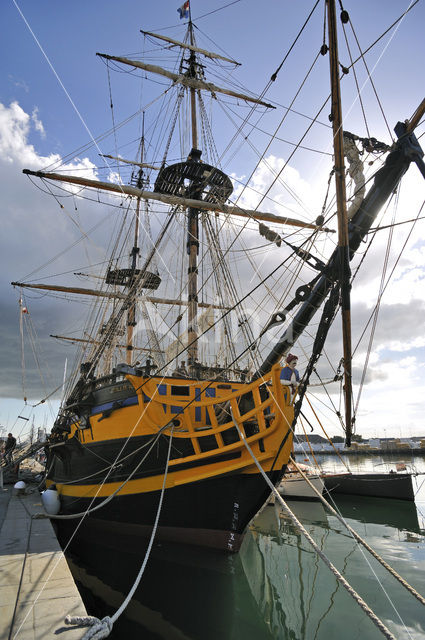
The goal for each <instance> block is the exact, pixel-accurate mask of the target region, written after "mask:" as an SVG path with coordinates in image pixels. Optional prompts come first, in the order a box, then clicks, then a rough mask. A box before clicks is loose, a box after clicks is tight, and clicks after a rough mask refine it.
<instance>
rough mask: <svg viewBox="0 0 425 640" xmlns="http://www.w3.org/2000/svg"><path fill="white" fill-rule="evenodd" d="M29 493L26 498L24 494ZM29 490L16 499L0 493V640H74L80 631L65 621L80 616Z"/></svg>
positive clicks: (9, 491)
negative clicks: (58, 639) (60, 639)
mask: <svg viewBox="0 0 425 640" xmlns="http://www.w3.org/2000/svg"><path fill="white" fill-rule="evenodd" d="M30 491H31V493H30ZM41 511H43V507H42V504H41V498H40V494H39V492H38V491H37V490H36V488H35V487H34V485H33V486H32V487H31V485H30V486H29V488H27V489H26V492H25V493H21V494H20V493H19V492H18V491H17V490H16V489H14V488H13V485H7V486H5V488H3V489H0V620H1V625H0V640H15V639H16V640H40V639H41V638H52V637H54V636H55V635H57V634H58V633H60V631H61V630H64V629H66V634H65V637H66V640H79V639H80V638H81V635H82V629H81V628H73V627H69V626H65V623H64V619H65V616H66V615H68V614H69V615H72V616H77V615H78V616H84V615H86V610H85V607H84V604H83V602H82V600H81V597H80V594H79V592H78V589H77V587H76V585H75V583H74V580H73V577H72V575H71V572H70V570H69V568H68V564H67V562H66V560H65V557H64V555H63V553H62V551H61V548H60V546H59V542H58V540H57V538H56V535H55V532H54V529H53V527H52V525H51V523H50V520H48V519H33V518H32V515H33V514H35V513H39V512H41Z"/></svg>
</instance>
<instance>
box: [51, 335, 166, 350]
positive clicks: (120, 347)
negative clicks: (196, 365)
mask: <svg viewBox="0 0 425 640" xmlns="http://www.w3.org/2000/svg"><path fill="white" fill-rule="evenodd" d="M50 337H51V338H56V339H57V340H69V341H70V342H84V343H86V344H101V342H100V341H99V340H92V339H89V338H71V337H70V336H55V335H53V334H52V333H51V334H50ZM126 346H127V345H125V344H116V345H115V348H117V349H125V348H126ZM136 350H137V351H147V352H148V353H154V351H155V349H149V348H147V347H137V349H136ZM161 353H163V352H161Z"/></svg>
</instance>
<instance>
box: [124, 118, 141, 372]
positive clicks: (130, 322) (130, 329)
mask: <svg viewBox="0 0 425 640" xmlns="http://www.w3.org/2000/svg"><path fill="white" fill-rule="evenodd" d="M142 122H143V125H142V139H141V141H140V146H141V149H140V168H139V171H138V174H137V186H138V187H139V188H142V186H143V168H142V163H143V154H144V128H145V114H144V113H143V119H142ZM139 215H140V197H138V198H137V200H136V211H135V216H136V219H135V221H134V242H133V248H132V250H131V265H130V269H131V273H132V278H131V279H133V278H134V276H135V274H136V269H137V256H138V255H139V251H140V249H139V246H138V244H139ZM136 324H137V322H136V298H134V299H133V300H132V302H131V304H130V306H129V308H128V311H127V347H126V363H127V364H128V365H131V363H132V355H133V354H132V352H133V348H134V347H133V333H134V327H135V326H136Z"/></svg>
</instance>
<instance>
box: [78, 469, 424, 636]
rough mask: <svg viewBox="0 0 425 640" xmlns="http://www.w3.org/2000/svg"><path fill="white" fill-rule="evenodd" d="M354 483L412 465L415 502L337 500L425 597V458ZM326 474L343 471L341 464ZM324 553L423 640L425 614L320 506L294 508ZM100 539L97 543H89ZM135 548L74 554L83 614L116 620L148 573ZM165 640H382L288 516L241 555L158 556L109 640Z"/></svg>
mask: <svg viewBox="0 0 425 640" xmlns="http://www.w3.org/2000/svg"><path fill="white" fill-rule="evenodd" d="M346 461H347V464H349V466H350V469H351V471H353V472H366V471H367V472H371V471H373V470H375V471H377V472H378V471H379V472H384V471H390V470H391V469H395V463H396V462H404V463H405V464H406V466H407V469H408V470H410V471H415V472H417V473H418V475H417V476H415V477H414V478H413V484H414V491H415V502H414V503H413V502H407V501H403V500H391V499H383V498H365V497H359V498H357V497H354V496H338V498H336V496H335V502H333V506H334V507H335V505H336V507H335V508H337V509H338V510H339V511H340V513H341V514H342V516H343V517H344V519H345V520H346V521H347V522H348V524H349V525H350V526H351V527H352V528H353V529H354V530H355V531H357V533H359V534H360V535H361V536H362V538H364V539H365V540H366V541H367V543H368V544H369V545H370V546H371V547H372V548H373V549H374V550H375V551H376V552H377V553H378V554H379V555H380V556H381V557H382V558H383V559H384V560H385V561H386V562H387V563H389V564H390V565H391V566H392V567H393V568H394V569H395V570H396V571H397V572H398V573H399V574H400V575H401V576H402V577H403V578H404V579H405V580H406V581H407V582H408V583H409V584H410V585H411V586H412V587H414V588H415V589H416V590H417V591H418V592H419V593H420V594H421V595H422V596H425V517H424V516H425V475H420V474H421V473H423V474H425V457H423V456H422V457H419V456H416V457H410V456H409V458H406V459H403V458H402V457H400V456H399V457H397V459H396V458H395V457H394V456H391V457H388V458H387V459H385V457H377V456H374V457H373V458H368V457H360V456H358V457H356V459H355V460H353V459H351V458H350V459H349V460H348V459H347V460H346ZM319 462H321V463H322V465H323V468H324V469H325V470H329V471H342V470H344V466H343V464H342V462H341V461H339V460H337V459H329V457H326V458H325V457H323V458H322V459H320V458H319ZM288 505H289V506H290V508H291V509H292V510H293V512H294V513H295V515H296V516H297V518H298V519H299V520H300V521H301V523H302V525H303V526H304V527H305V528H306V530H307V531H308V532H309V533H310V535H311V536H312V537H313V539H314V540H315V542H316V543H317V545H318V546H319V547H320V549H321V550H322V551H323V552H324V553H325V554H326V556H327V557H328V558H329V560H330V561H331V562H332V563H333V564H334V565H335V566H336V568H337V569H338V570H339V571H340V572H341V573H342V574H343V576H344V577H345V578H346V579H347V580H348V582H349V583H350V584H351V585H352V587H353V588H354V589H355V590H356V591H357V592H358V593H359V594H360V595H361V597H362V598H363V599H364V600H365V601H366V603H367V604H368V605H369V607H371V609H372V610H373V611H374V612H375V613H376V614H377V616H378V617H379V618H380V619H381V620H382V621H383V622H384V624H385V625H386V626H387V627H388V629H389V630H390V631H391V633H392V634H393V635H394V636H395V637H396V638H397V639H398V640H412V639H414V640H419V639H421V640H423V638H424V637H425V607H424V606H423V605H422V604H421V603H420V602H419V601H418V600H417V599H416V598H415V597H414V596H413V595H411V594H410V593H408V592H407V590H406V589H405V588H404V587H403V586H402V585H401V584H400V583H399V582H398V581H397V580H396V579H395V578H394V577H392V576H391V575H390V574H389V573H388V572H387V571H386V570H385V569H384V568H383V567H382V566H381V564H380V563H378V562H377V561H376V560H375V559H374V558H373V557H371V556H370V555H369V554H368V552H367V551H366V550H365V549H364V548H363V547H362V546H359V544H358V543H357V542H356V541H355V540H354V539H353V537H352V536H351V535H350V533H349V532H348V530H347V529H346V528H345V527H344V525H343V524H342V523H341V522H340V521H339V520H338V519H337V518H336V517H335V516H333V515H332V514H330V513H329V511H327V510H326V509H325V507H324V506H323V505H322V504H321V503H320V502H295V501H292V502H289V501H288ZM91 535H93V534H91ZM144 553H145V548H144V546H143V544H142V543H141V542H140V540H137V539H131V537H129V536H117V535H114V536H111V538H110V539H108V537H106V536H104V535H102V534H101V532H99V535H98V536H96V544H95V545H93V539H91V544H90V545H89V544H88V545H87V547H84V545H79V546H78V547H76V545H73V544H72V543H71V545H70V547H69V551H68V562H69V565H70V567H71V570H72V572H73V575H74V578H75V580H76V582H77V586H78V587H79V589H80V592H81V594H82V596H83V600H84V602H85V605H86V608H87V610H88V611H89V613H91V614H92V615H96V616H98V617H103V616H105V615H113V613H115V611H116V610H117V609H118V608H119V606H120V605H121V604H122V602H123V600H124V598H125V597H126V595H127V593H128V592H129V590H130V588H131V586H132V585H133V583H134V580H135V578H136V576H137V574H138V571H139V568H140V566H141V564H142V562H143V558H144ZM110 637H112V638H114V639H116V640H123V639H124V638H126V639H127V638H131V637H133V638H136V637H140V638H144V639H152V640H159V639H164V640H165V639H166V640H174V639H175V640H189V639H191V640H195V639H196V640H209V639H211V640H212V639H214V640H216V639H217V638H220V639H221V640H262V639H264V640H268V639H272V638H276V639H281V640H313V639H314V640H325V639H326V640H337V639H338V640H339V639H340V638H341V637H344V638H348V639H350V640H351V639H352V640H355V639H357V638H359V639H360V638H361V640H375V639H378V638H382V637H384V636H383V635H382V633H381V632H380V631H379V630H378V628H377V627H376V626H375V625H374V623H373V622H372V621H371V620H370V619H369V618H368V617H367V616H366V614H365V613H364V611H363V610H362V609H361V608H360V607H359V605H358V604H357V603H356V602H355V601H354V600H353V598H352V597H351V596H350V595H349V593H348V592H347V591H346V590H345V589H344V588H343V586H342V585H341V584H339V583H338V582H337V580H336V578H335V577H334V576H333V575H332V574H331V572H330V570H329V569H328V567H327V566H326V565H325V564H324V563H323V561H322V560H321V559H320V558H319V557H318V556H317V554H316V553H315V552H314V550H313V549H312V547H311V546H310V544H309V542H308V541H307V540H306V539H305V537H304V536H303V534H302V533H301V532H300V531H299V530H298V529H297V528H296V526H295V525H294V523H293V521H292V520H291V518H290V517H289V516H288V515H286V514H285V513H284V512H283V511H282V510H281V508H280V507H279V506H270V505H269V506H266V507H265V508H264V509H263V510H262V512H261V513H260V514H259V515H258V516H257V517H256V519H255V520H254V521H253V522H252V524H251V526H250V528H249V531H248V533H247V534H246V536H245V540H244V542H243V545H242V548H241V551H240V552H239V554H236V555H232V556H224V555H221V554H218V553H216V552H212V551H206V550H204V549H200V548H194V547H183V546H178V547H176V546H174V545H165V544H154V546H153V548H152V552H151V555H150V558H149V561H148V563H147V566H146V569H145V572H144V574H143V577H142V580H141V583H140V585H139V587H138V589H137V591H136V593H135V595H134V597H133V599H132V601H131V602H130V604H129V605H128V607H127V609H126V610H125V612H124V613H123V614H122V616H121V617H120V618H119V619H118V620H117V622H116V623H115V624H114V628H113V631H112V636H110Z"/></svg>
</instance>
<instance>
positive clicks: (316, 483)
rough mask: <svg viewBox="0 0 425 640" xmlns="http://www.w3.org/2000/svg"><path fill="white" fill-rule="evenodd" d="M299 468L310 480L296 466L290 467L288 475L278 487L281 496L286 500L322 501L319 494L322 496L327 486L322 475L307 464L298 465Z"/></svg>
mask: <svg viewBox="0 0 425 640" xmlns="http://www.w3.org/2000/svg"><path fill="white" fill-rule="evenodd" d="M298 467H299V468H300V469H301V470H302V471H303V473H304V475H305V476H306V477H307V478H308V481H307V480H306V479H305V478H304V477H303V475H302V474H301V473H300V472H299V471H298V470H297V468H296V467H295V466H292V465H288V467H287V471H286V475H285V476H284V478H283V479H282V481H281V483H280V484H279V485H278V487H277V490H278V491H279V493H280V495H281V496H283V497H284V498H292V499H297V500H320V497H319V495H318V494H317V492H319V493H320V494H322V493H323V489H324V488H325V484H324V482H323V480H322V478H321V476H320V473H318V472H317V471H316V470H315V469H314V468H313V467H310V466H308V465H305V464H304V465H298ZM311 485H313V486H311ZM313 487H314V488H313ZM315 489H316V491H315Z"/></svg>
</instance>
